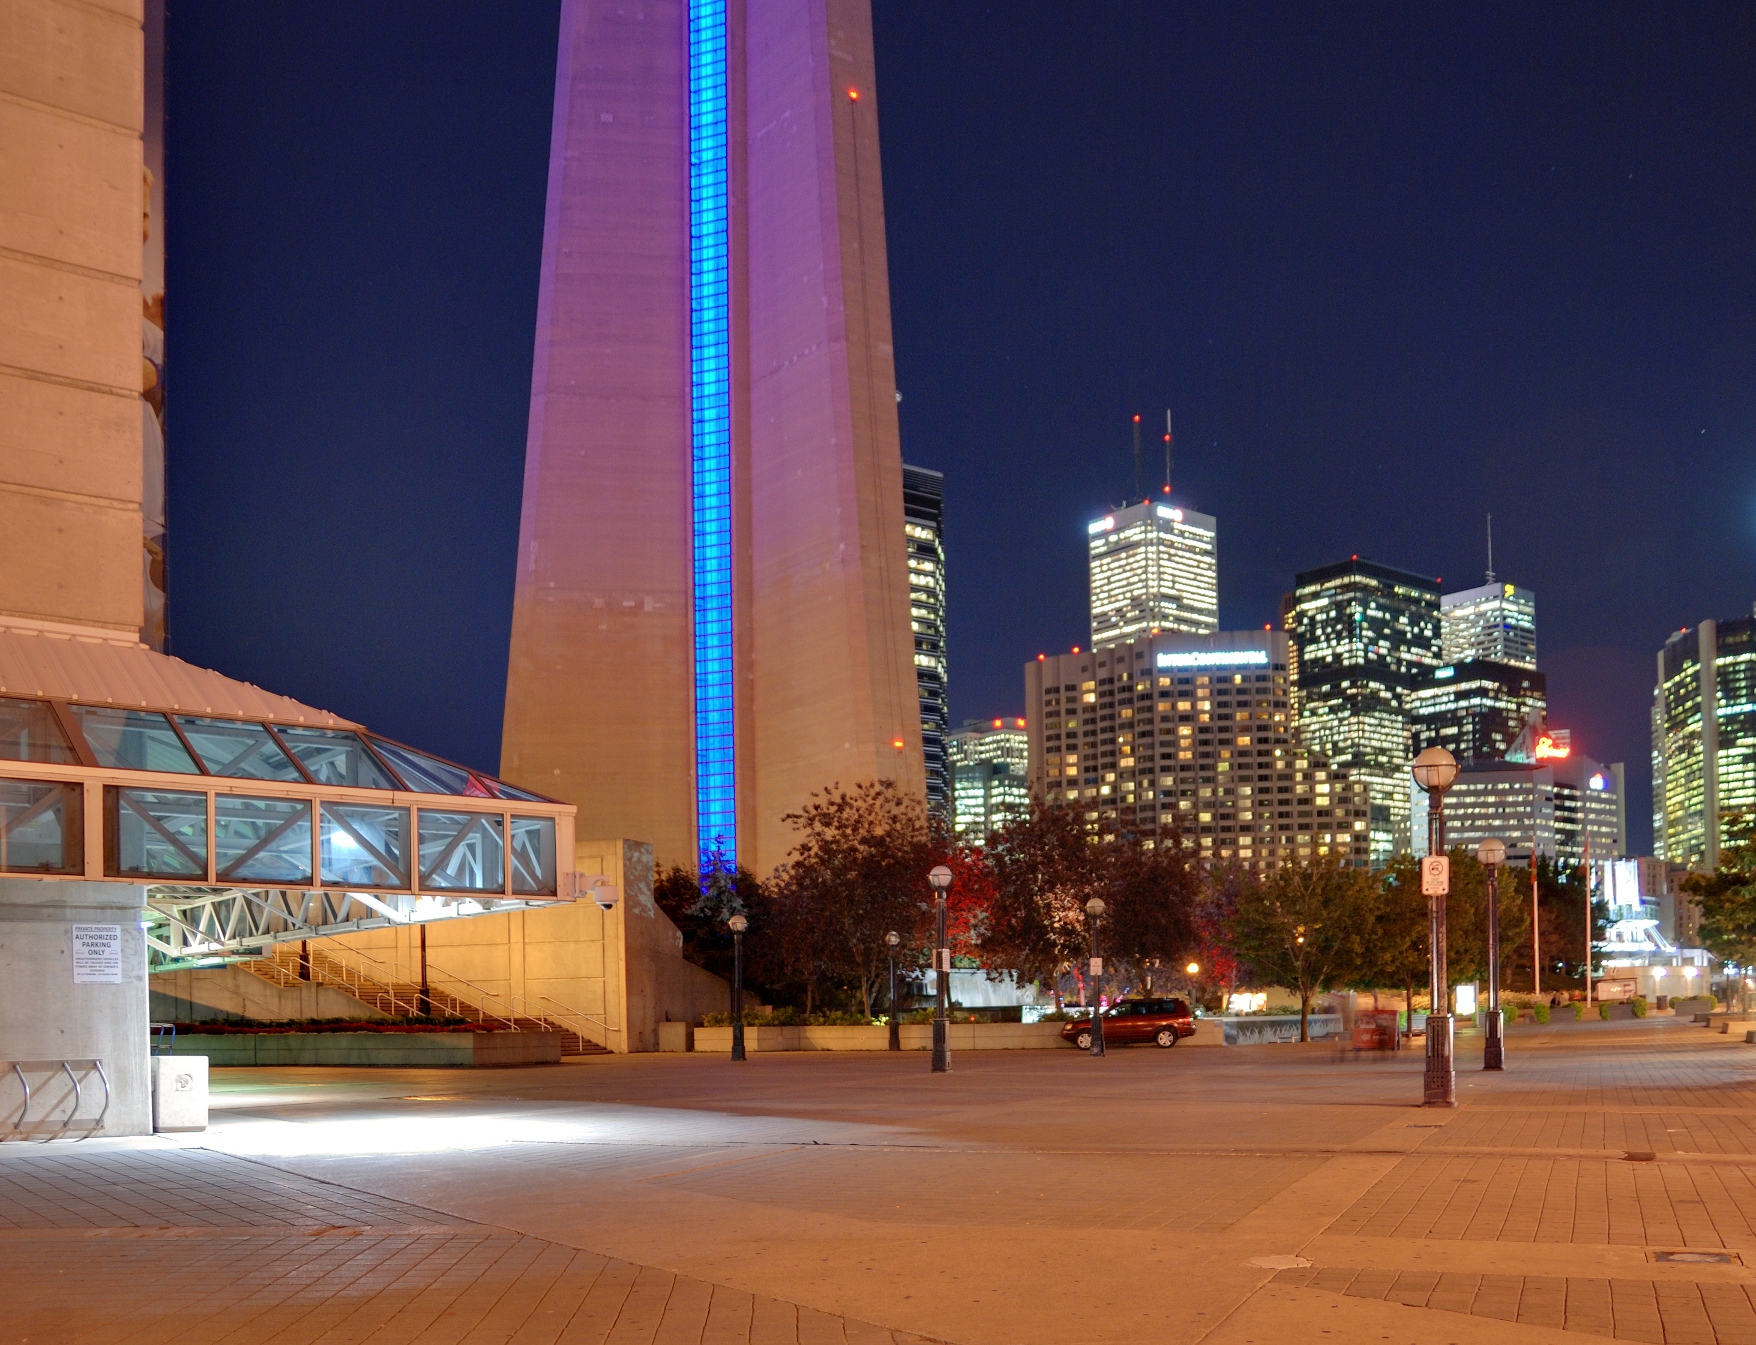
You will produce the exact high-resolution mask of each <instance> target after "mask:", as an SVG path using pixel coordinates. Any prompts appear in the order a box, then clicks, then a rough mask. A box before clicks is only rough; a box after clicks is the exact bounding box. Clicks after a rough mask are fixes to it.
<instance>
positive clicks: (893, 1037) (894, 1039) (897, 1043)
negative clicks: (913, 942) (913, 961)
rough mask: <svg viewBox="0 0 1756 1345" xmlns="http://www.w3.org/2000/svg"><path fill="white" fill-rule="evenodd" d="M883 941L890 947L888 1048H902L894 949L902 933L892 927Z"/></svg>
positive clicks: (898, 1049) (897, 1049)
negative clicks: (897, 1010) (897, 1009)
mask: <svg viewBox="0 0 1756 1345" xmlns="http://www.w3.org/2000/svg"><path fill="white" fill-rule="evenodd" d="M884 943H885V945H886V946H887V947H888V948H889V949H890V1049H891V1050H893V1051H900V1050H902V1021H901V1019H899V1018H898V1017H897V1016H896V949H897V946H898V945H899V944H901V943H902V935H900V934H898V933H897V932H896V931H895V930H894V929H893V930H891V931H890V933H888V934H886V935H885V936H884Z"/></svg>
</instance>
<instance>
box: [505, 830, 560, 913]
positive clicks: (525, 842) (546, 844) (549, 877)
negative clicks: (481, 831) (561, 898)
mask: <svg viewBox="0 0 1756 1345" xmlns="http://www.w3.org/2000/svg"><path fill="white" fill-rule="evenodd" d="M512 890H513V891H514V892H520V893H524V894H526V895H528V896H533V897H536V896H543V897H552V896H554V895H555V891H556V881H555V819H554V818H552V817H515V818H513V819H512Z"/></svg>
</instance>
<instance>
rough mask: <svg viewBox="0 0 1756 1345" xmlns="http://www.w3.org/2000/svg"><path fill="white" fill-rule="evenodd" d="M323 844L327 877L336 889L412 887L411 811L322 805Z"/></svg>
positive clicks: (319, 838) (320, 840)
mask: <svg viewBox="0 0 1756 1345" xmlns="http://www.w3.org/2000/svg"><path fill="white" fill-rule="evenodd" d="M317 817H318V830H317V843H318V845H319V846H320V847H321V848H322V860H323V881H324V882H325V883H326V884H328V885H330V886H334V887H407V886H408V885H409V810H408V809H407V808H380V807H379V806H378V805H377V804H372V803H321V804H319V805H318V809H317Z"/></svg>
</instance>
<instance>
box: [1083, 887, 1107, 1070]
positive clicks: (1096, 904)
mask: <svg viewBox="0 0 1756 1345" xmlns="http://www.w3.org/2000/svg"><path fill="white" fill-rule="evenodd" d="M1103 915H1104V899H1103V898H1102V897H1093V898H1092V899H1091V900H1090V901H1088V902H1086V903H1085V920H1086V928H1087V930H1088V931H1089V932H1090V934H1091V966H1090V969H1089V970H1090V973H1091V1054H1093V1055H1102V1054H1103V1053H1104V997H1103V996H1102V995H1101V994H1099V993H1098V978H1099V977H1101V976H1102V975H1103V974H1104V960H1103V958H1101V957H1099V956H1098V940H1097V934H1098V921H1099V920H1101V919H1103Z"/></svg>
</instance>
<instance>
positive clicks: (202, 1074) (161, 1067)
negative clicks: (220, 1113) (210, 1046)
mask: <svg viewBox="0 0 1756 1345" xmlns="http://www.w3.org/2000/svg"><path fill="white" fill-rule="evenodd" d="M152 1128H153V1130H154V1131H155V1132H167V1131H179V1130H206V1129H207V1057H206V1056H204V1055H155V1056H154V1057H153V1058H152Z"/></svg>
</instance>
